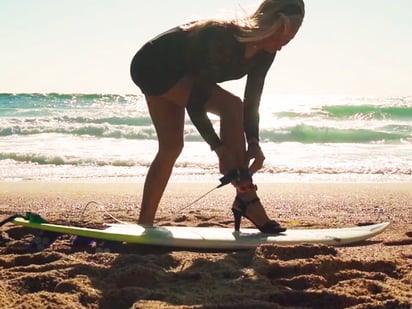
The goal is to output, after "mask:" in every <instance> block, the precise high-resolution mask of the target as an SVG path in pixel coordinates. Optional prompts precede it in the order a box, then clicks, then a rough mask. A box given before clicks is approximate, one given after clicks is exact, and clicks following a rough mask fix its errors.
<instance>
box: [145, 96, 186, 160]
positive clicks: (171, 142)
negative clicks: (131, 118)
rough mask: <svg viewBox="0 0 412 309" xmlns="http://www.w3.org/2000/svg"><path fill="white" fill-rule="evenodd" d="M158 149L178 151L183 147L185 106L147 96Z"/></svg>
mask: <svg viewBox="0 0 412 309" xmlns="http://www.w3.org/2000/svg"><path fill="white" fill-rule="evenodd" d="M146 99H147V103H148V108H149V113H150V117H151V118H152V122H153V125H154V127H155V129H156V133H157V137H158V141H159V150H167V151H173V152H180V151H181V149H182V147H183V135H184V119H185V108H184V107H183V106H180V105H178V104H174V103H172V102H170V101H167V100H165V99H163V98H161V97H147V98H146Z"/></svg>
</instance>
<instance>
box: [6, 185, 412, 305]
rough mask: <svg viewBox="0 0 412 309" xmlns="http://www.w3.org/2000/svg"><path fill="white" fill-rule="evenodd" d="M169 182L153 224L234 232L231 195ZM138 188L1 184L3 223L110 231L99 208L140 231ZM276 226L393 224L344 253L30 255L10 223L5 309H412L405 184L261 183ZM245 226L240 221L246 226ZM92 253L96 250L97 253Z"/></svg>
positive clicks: (411, 240)
mask: <svg viewBox="0 0 412 309" xmlns="http://www.w3.org/2000/svg"><path fill="white" fill-rule="evenodd" d="M212 187H213V184H170V185H169V187H168V189H167V192H166V193H165V196H164V199H163V200H162V203H161V205H160V209H159V212H158V217H157V218H158V221H157V223H158V224H159V225H165V224H170V225H190V226H232V220H231V213H230V206H231V202H232V199H233V190H232V188H229V187H225V188H222V189H219V190H216V191H214V192H212V193H211V194H210V195H208V196H207V197H206V198H204V199H202V200H201V201H199V202H198V203H196V204H195V205H194V206H192V207H189V208H187V209H185V210H183V211H179V210H180V209H181V208H183V207H185V206H186V205H187V204H188V203H189V202H191V201H192V200H194V199H196V198H197V197H199V196H200V195H202V194H203V193H205V192H206V191H207V190H208V189H209V188H212ZM141 192H142V185H141V184H130V183H129V184H81V183H72V184H67V183H37V182H36V183H34V182H22V183H20V182H19V183H4V182H3V183H0V220H2V219H4V218H6V217H7V216H8V215H10V214H13V213H15V212H16V211H33V212H38V213H40V214H41V215H42V216H43V217H45V218H46V219H48V220H49V221H59V222H62V221H63V222H71V223H78V224H84V223H85V222H87V223H88V224H101V223H102V222H111V219H110V218H108V217H107V215H105V214H104V211H103V209H102V208H101V207H99V206H97V205H95V204H92V205H90V206H89V207H88V208H87V210H86V212H85V213H84V214H83V217H82V212H83V209H84V205H86V204H87V203H88V202H89V201H91V200H94V201H98V202H100V203H101V204H102V205H105V206H104V207H105V209H106V210H107V211H109V212H110V213H111V214H113V215H114V216H115V217H117V218H119V219H121V220H127V221H135V220H136V217H137V213H138V208H137V205H138V204H139V201H140V198H141ZM259 195H260V197H261V200H262V201H263V203H264V205H265V207H266V209H267V211H268V213H269V214H270V215H271V217H273V218H275V219H278V220H279V221H280V222H281V223H282V224H284V225H285V226H286V227H288V228H306V227H311V228H314V227H316V228H327V227H346V226H353V225H356V224H364V223H373V222H382V221H390V222H391V225H390V227H389V228H388V229H387V230H386V231H385V232H384V233H383V234H380V235H378V236H376V237H375V238H373V239H371V240H369V241H366V242H364V243H361V244H357V245H354V246H348V247H338V248H333V247H327V246H314V245H299V246H283V247H282V246H275V245H273V246H262V247H259V248H257V249H256V250H248V251H238V252H205V251H203V252H193V251H184V250H172V249H167V248H163V249H162V248H154V247H144V246H130V245H129V246H126V245H125V246H123V247H121V248H119V249H118V251H116V252H113V253H93V252H90V250H89V252H86V251H84V250H73V249H71V248H70V246H69V241H70V239H69V237H62V238H60V239H59V240H58V241H56V242H55V243H54V244H53V245H52V247H51V248H49V249H46V250H44V251H41V252H36V253H33V252H30V251H29V250H28V248H27V246H26V245H27V244H28V242H29V241H30V240H31V239H32V238H33V235H32V231H30V230H28V229H26V228H22V227H17V226H13V225H11V224H7V225H5V226H3V227H2V228H1V237H0V252H1V253H0V269H1V271H0V299H1V301H0V308H59V309H61V308H116V309H121V308H411V306H412V305H411V304H412V224H411V223H412V184H263V185H260V186H259ZM242 226H244V227H246V226H247V224H246V221H245V223H243V225H242ZM92 251H93V250H92Z"/></svg>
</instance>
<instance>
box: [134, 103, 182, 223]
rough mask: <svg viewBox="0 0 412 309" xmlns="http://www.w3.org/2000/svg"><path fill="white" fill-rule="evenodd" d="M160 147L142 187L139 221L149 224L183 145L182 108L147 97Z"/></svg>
mask: <svg viewBox="0 0 412 309" xmlns="http://www.w3.org/2000/svg"><path fill="white" fill-rule="evenodd" d="M147 101H148V107H149V112H150V116H151V117H152V121H153V124H154V126H155V129H156V133H157V137H158V142H159V149H158V152H157V154H156V157H155V159H154V160H153V162H152V164H151V166H150V168H149V171H148V174H147V176H146V181H145V184H144V189H143V199H142V204H141V210H140V215H139V220H138V223H139V224H144V225H152V224H153V221H154V218H155V214H156V211H157V208H158V206H159V202H160V199H161V197H162V195H163V192H164V190H165V188H166V185H167V183H168V181H169V178H170V175H171V173H172V170H173V166H174V164H175V162H176V159H177V158H178V156H179V155H180V153H181V151H182V148H183V128H184V116H185V108H184V107H183V106H180V105H177V104H174V103H171V102H170V101H166V100H164V99H161V98H147Z"/></svg>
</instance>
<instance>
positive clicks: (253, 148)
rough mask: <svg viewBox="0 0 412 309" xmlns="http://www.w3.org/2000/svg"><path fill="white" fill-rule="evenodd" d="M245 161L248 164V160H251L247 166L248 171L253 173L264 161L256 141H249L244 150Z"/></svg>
mask: <svg viewBox="0 0 412 309" xmlns="http://www.w3.org/2000/svg"><path fill="white" fill-rule="evenodd" d="M246 158H247V160H248V161H247V163H248V166H249V163H250V160H253V162H252V164H251V165H250V166H249V173H250V175H253V174H254V173H256V172H257V171H258V170H260V169H261V168H262V167H263V162H264V161H265V155H264V154H263V152H262V149H261V148H260V146H259V144H258V143H250V144H249V145H248V149H247V152H246Z"/></svg>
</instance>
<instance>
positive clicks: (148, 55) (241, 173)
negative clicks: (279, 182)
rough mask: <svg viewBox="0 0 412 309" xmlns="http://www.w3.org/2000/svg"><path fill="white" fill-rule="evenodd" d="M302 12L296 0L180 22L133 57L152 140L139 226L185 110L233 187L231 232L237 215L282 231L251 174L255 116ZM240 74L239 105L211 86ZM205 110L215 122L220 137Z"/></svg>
mask: <svg viewBox="0 0 412 309" xmlns="http://www.w3.org/2000/svg"><path fill="white" fill-rule="evenodd" d="M304 12H305V11H304V3H303V0H265V1H264V2H263V3H262V4H261V5H260V6H259V8H258V9H257V10H256V12H255V13H253V14H252V15H251V16H248V17H247V18H246V19H245V20H233V21H217V20H207V21H198V22H193V23H190V24H186V25H184V26H180V27H176V28H174V29H171V30H169V31H167V32H165V33H163V34H161V35H159V36H158V37H156V38H154V39H153V40H151V41H149V42H148V43H146V44H145V45H144V46H143V47H142V48H141V49H140V50H139V51H138V52H137V54H136V55H135V57H134V58H133V61H132V64H131V76H132V79H133V81H134V82H135V83H136V84H137V85H138V86H139V87H140V89H141V91H142V92H143V93H144V95H145V97H146V100H147V104H148V108H149V112H150V116H151V118H152V121H153V124H154V126H155V129H156V133H157V136H158V142H159V149H158V152H157V155H156V157H155V159H154V161H153V162H152V164H151V166H150V169H149V171H148V174H147V177H146V181H145V185H144V192H143V200H142V206H141V211H140V216H139V220H138V223H139V224H142V225H149V226H150V225H152V224H153V221H154V218H155V214H156V210H157V207H158V204H159V202H160V199H161V197H162V195H163V192H164V190H165V187H166V185H167V183H168V181H169V178H170V175H171V172H172V169H173V166H174V163H175V161H176V159H177V158H178V156H179V154H180V153H181V151H182V148H183V129H184V116H185V109H186V110H187V112H188V115H189V117H190V119H191V121H192V122H193V124H194V126H195V127H196V128H197V129H198V131H199V133H200V134H201V136H202V137H203V138H204V140H205V141H206V142H207V143H208V144H209V145H210V147H211V149H212V151H214V152H215V153H216V155H217V157H218V159H219V168H220V172H221V173H222V174H224V175H225V177H224V179H225V180H227V182H231V183H232V184H233V186H234V187H235V189H236V199H235V201H234V203H233V207H232V211H233V214H234V218H235V230H236V231H238V230H239V227H240V220H241V218H242V217H245V218H247V219H249V220H250V221H251V222H252V223H254V224H255V225H256V227H257V228H259V229H260V230H261V231H262V232H264V233H279V232H282V231H284V230H285V229H284V228H282V227H281V226H280V225H279V223H277V222H276V221H273V220H270V219H269V218H268V216H267V214H266V212H265V210H264V208H263V206H262V204H261V203H260V200H259V198H258V197H257V193H256V190H257V187H256V186H255V185H254V184H253V181H252V175H253V174H254V173H255V172H256V171H258V170H259V169H260V168H261V167H262V165H263V161H264V159H265V158H264V155H263V153H262V150H261V148H260V146H259V112H258V108H259V101H260V97H261V93H262V90H263V84H264V80H265V76H266V73H267V71H268V69H269V67H270V66H271V64H272V62H273V60H274V57H275V54H276V52H277V51H279V50H280V49H281V48H282V47H283V46H285V45H286V44H287V43H288V42H289V41H290V40H292V39H293V37H294V36H295V34H296V33H297V31H298V29H299V27H300V25H301V23H302V20H303V17H304ZM245 75H247V83H246V89H245V95H244V100H243V102H242V100H241V99H240V98H238V97H236V96H235V95H233V94H231V93H229V92H228V91H226V90H224V89H222V88H221V87H220V86H218V85H217V83H220V82H223V81H228V80H233V79H239V78H241V77H243V76H245ZM207 112H211V113H214V114H217V115H218V116H219V117H220V134H219V135H217V134H216V132H215V131H214V129H213V126H212V124H211V122H210V120H209V118H208V116H207ZM245 140H246V141H247V149H246V144H245ZM251 160H253V162H252V164H251V165H250V166H249V162H250V161H251Z"/></svg>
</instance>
